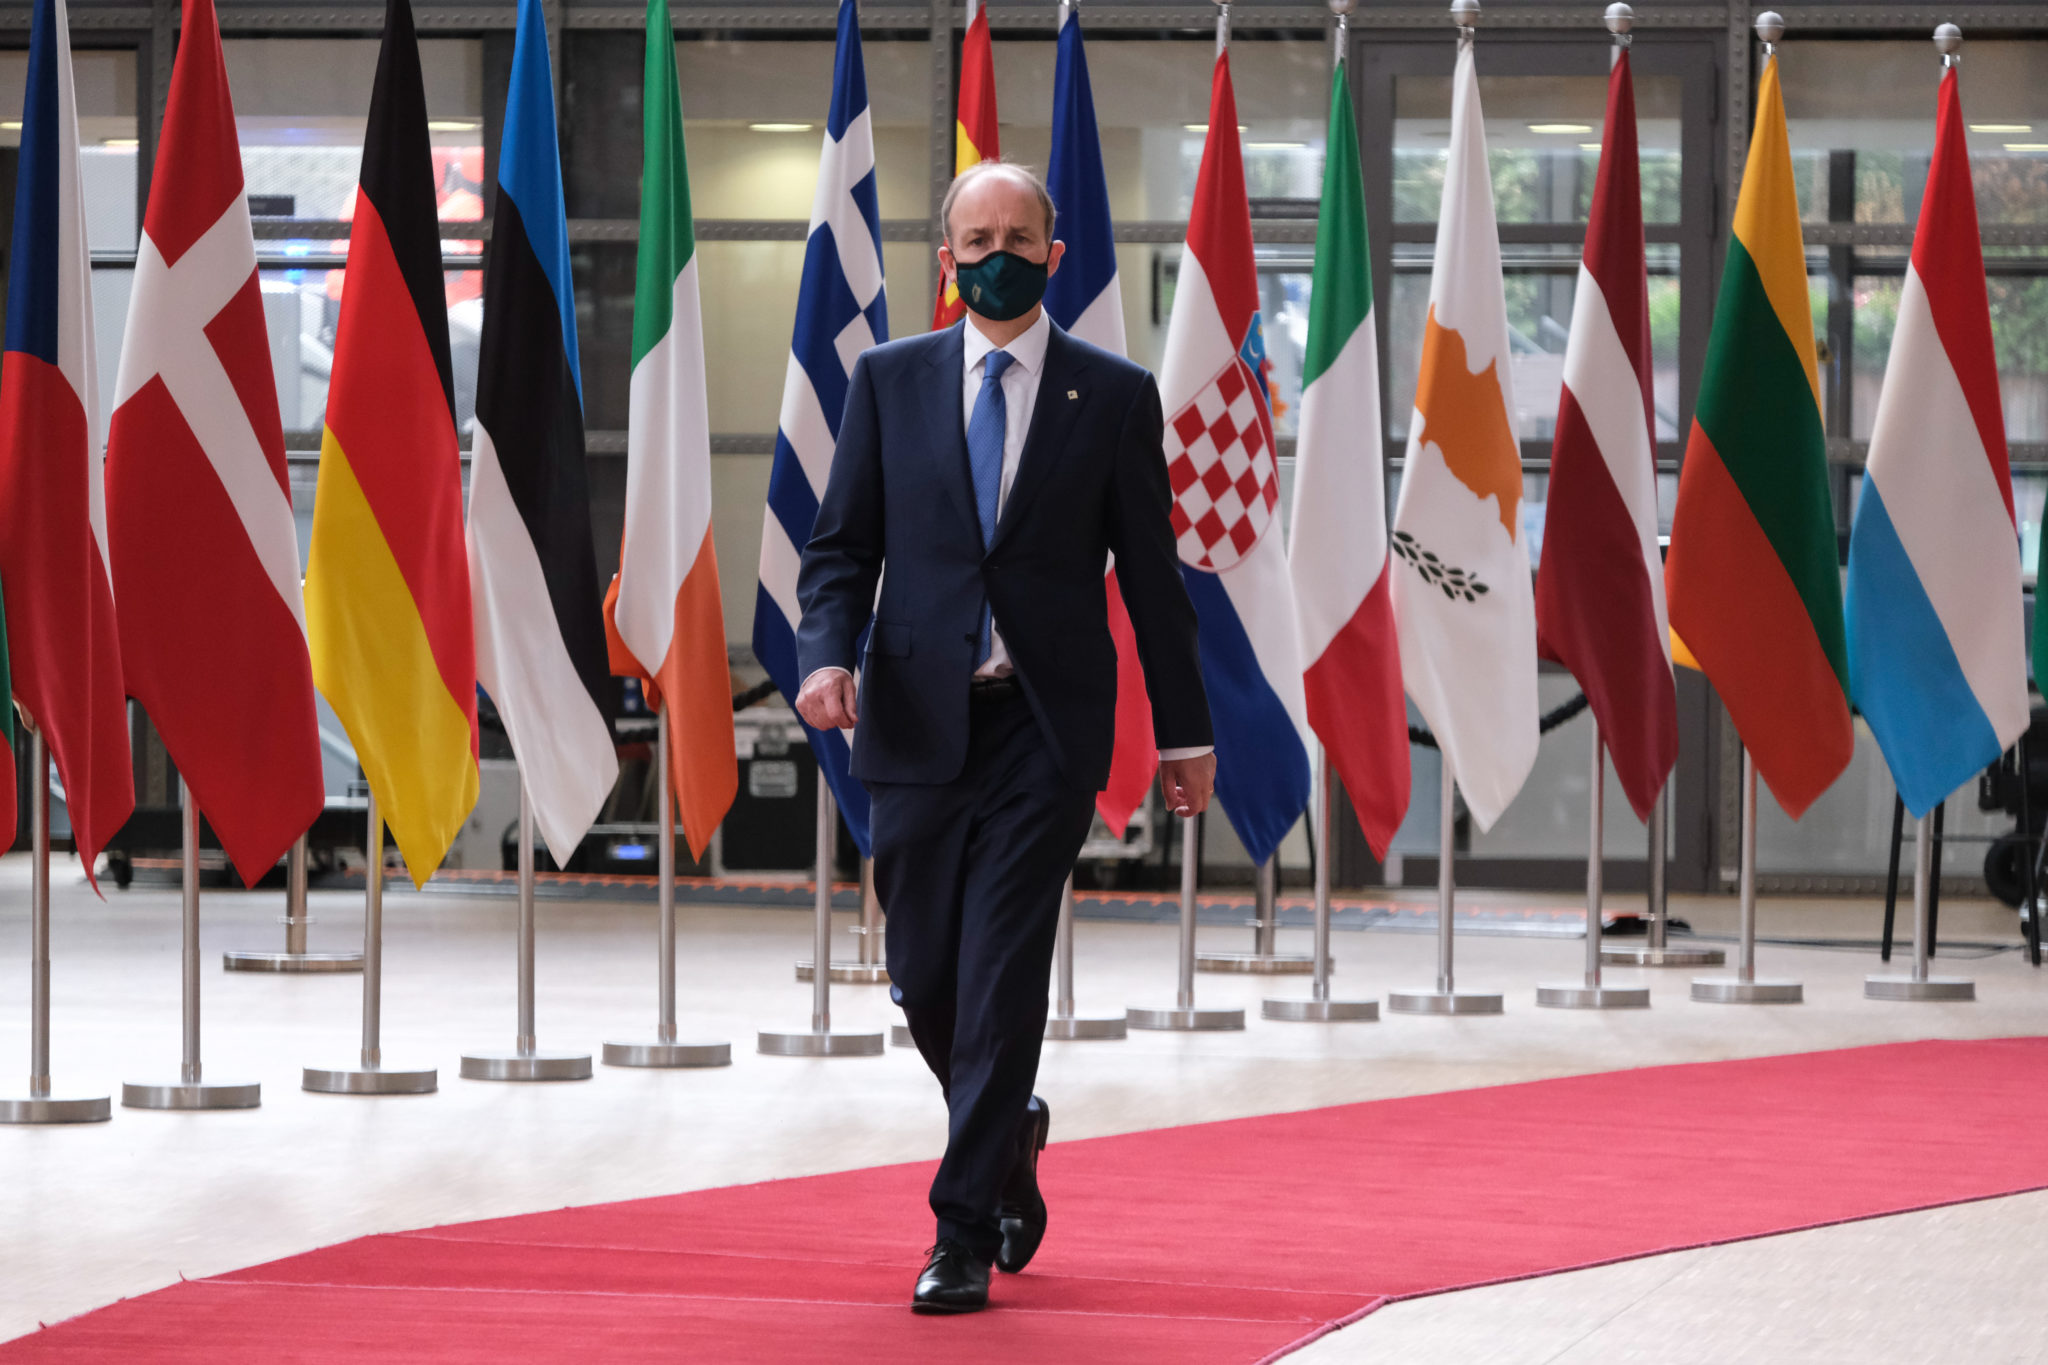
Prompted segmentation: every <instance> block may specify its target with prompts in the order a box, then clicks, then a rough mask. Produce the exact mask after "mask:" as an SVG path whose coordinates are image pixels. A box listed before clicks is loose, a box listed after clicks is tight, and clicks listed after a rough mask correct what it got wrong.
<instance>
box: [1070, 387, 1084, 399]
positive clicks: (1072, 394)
mask: <svg viewBox="0 0 2048 1365" xmlns="http://www.w3.org/2000/svg"><path fill="white" fill-rule="evenodd" d="M1080 396H1081V391H1080V390H1079V389H1068V390H1067V397H1069V398H1079V397H1080Z"/></svg>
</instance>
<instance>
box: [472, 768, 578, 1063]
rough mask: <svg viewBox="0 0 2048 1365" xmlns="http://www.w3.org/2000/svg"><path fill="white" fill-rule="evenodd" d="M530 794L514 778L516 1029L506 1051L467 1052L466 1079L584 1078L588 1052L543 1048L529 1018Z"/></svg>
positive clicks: (531, 921)
mask: <svg viewBox="0 0 2048 1365" xmlns="http://www.w3.org/2000/svg"><path fill="white" fill-rule="evenodd" d="M533 938H534V913H533V798H532V796H531V795H529V794H528V792H527V790H526V777H525V775H524V774H523V773H522V774H521V775H520V778H519V1033H518V1036H517V1038H516V1039H515V1040H514V1043H513V1048H512V1051H510V1052H468V1053H464V1054H463V1057H462V1077H463V1079H464V1080H469V1081H587V1080H589V1079H590V1054H589V1053H587V1052H542V1051H541V1050H540V1049H539V1048H538V1047H537V1046H535V1038H534V1021H533V1013H534V1011H533Z"/></svg>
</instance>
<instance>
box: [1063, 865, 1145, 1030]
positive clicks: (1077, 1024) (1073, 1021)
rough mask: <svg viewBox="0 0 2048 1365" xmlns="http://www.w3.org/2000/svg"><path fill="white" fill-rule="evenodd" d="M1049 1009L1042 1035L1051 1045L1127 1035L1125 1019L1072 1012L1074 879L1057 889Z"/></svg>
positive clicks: (1070, 874) (1069, 877)
mask: <svg viewBox="0 0 2048 1365" xmlns="http://www.w3.org/2000/svg"><path fill="white" fill-rule="evenodd" d="M1052 960H1053V1009H1052V1014H1051V1016H1050V1017H1048V1018H1047V1019H1046V1021H1045V1036H1046V1037H1047V1038H1048V1039H1050V1040H1052V1041H1055V1042H1082V1041H1086V1040H1089V1039H1094V1040H1097V1041H1105V1040H1106V1041H1116V1040H1118V1039H1122V1038H1124V1037H1127V1036H1128V1029H1129V1023H1128V1021H1127V1020H1126V1018H1125V1016H1123V1015H1121V1014H1118V1015H1106V1016H1093V1017H1090V1016H1086V1015H1079V1014H1076V1013H1074V877H1073V874H1072V873H1068V874H1067V884H1066V885H1065V886H1064V887H1062V888H1061V889H1060V918H1059V926H1058V928H1057V929H1056V930H1055V931H1054V935H1053V947H1052Z"/></svg>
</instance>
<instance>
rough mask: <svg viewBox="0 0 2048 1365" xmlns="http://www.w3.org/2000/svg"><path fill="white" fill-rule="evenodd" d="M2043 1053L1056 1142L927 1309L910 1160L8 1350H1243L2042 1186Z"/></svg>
mask: <svg viewBox="0 0 2048 1365" xmlns="http://www.w3.org/2000/svg"><path fill="white" fill-rule="evenodd" d="M2044 1078H2048V1039H2039V1038H2026V1039H2007V1040H2000V1041H1993V1042H1924V1043H1907V1044H1899V1045H1893V1046H1886V1047H1871V1048H1856V1049H1851V1050H1848V1051H1841V1052H1821V1053H1809V1054H1804V1055H1798V1056H1790V1057H1773V1058H1764V1059H1760V1060H1756V1061H1745V1062H1718V1063H1709V1064H1705V1065H1697V1066H1675V1067H1658V1068H1654V1069H1648V1070H1640V1071H1621V1072H1610V1073H1606V1074H1601V1075H1594V1076H1581V1077H1574V1078H1570V1079H1566V1080H1557V1081H1540V1082H1536V1083H1533V1084H1527V1085H1513V1086H1501V1087H1497V1088H1493V1089H1486V1090H1467V1091H1461V1092H1456V1093H1452V1094H1446V1095H1428V1096H1421V1097H1417V1098H1414V1099H1402V1100H1382V1101H1378V1102H1374V1103H1370V1104H1354V1105H1346V1106H1342V1107H1338V1108H1331V1109H1318V1110H1311V1111H1308V1112H1305V1113H1298V1114H1281V1115H1274V1116H1271V1117H1266V1118H1256V1119H1242V1120H1235V1121H1231V1122H1226V1123H1210V1124H1200V1125H1195V1126H1191V1127H1185V1128H1167V1129H1161V1130H1158V1131H1154V1132H1145V1133H1132V1134H1128V1135H1125V1136H1122V1137H1113V1138H1097V1139H1092V1140H1088V1141H1082V1142H1069V1143H1056V1144H1055V1145H1054V1146H1053V1147H1052V1148H1051V1149H1050V1150H1049V1151H1048V1153H1047V1155H1046V1158H1045V1167H1044V1181H1045V1185H1046V1193H1047V1196H1048V1199H1049V1200H1050V1202H1051V1205H1052V1209H1053V1224H1052V1231H1051V1234H1050V1236H1049V1237H1048V1239H1047V1242H1046V1246H1045V1249H1044V1251H1043V1252H1042V1253H1041V1254H1040V1256H1039V1259H1038V1261H1037V1262H1036V1263H1035V1264H1034V1265H1033V1266H1032V1268H1031V1270H1030V1272H1029V1273H1027V1274H1025V1275H1022V1276H1018V1277H1015V1278H1008V1277H1001V1276H999V1277H998V1278H997V1281H996V1302H997V1309H996V1310H995V1311H991V1312H988V1313H984V1314H980V1315H978V1316H974V1317H968V1318H959V1319H929V1318H918V1317H914V1316H913V1315H912V1314H911V1313H910V1312H908V1311H907V1309H906V1308H905V1302H906V1300H907V1298H908V1296H909V1291H910V1280H911V1277H912V1275H913V1274H914V1272H915V1270H916V1267H917V1265H918V1264H919V1261H920V1258H919V1255H918V1253H919V1251H920V1250H921V1249H922V1247H923V1246H924V1240H923V1239H924V1237H925V1235H926V1234H927V1232H928V1230H929V1228H930V1222H929V1219H928V1217H927V1216H926V1215H925V1214H924V1212H923V1198H924V1187H925V1184H926V1182H927V1180H928V1179H929V1173H930V1167H929V1166H928V1165H924V1164H919V1165H910V1166H887V1167H878V1168H874V1169H871V1170H862V1171H849V1172H846V1173H844V1174H840V1175H831V1176H819V1177H814V1178H809V1179H803V1180H782V1181H772V1182H769V1183H766V1184H760V1185H747V1186H739V1187H735V1188H729V1189H717V1190H704V1191H700V1192H698V1193H694V1194H683V1195H674V1196H668V1197H664V1198H658V1199H642V1200H635V1201H632V1202H629V1203H622V1204H608V1205H599V1206H597V1207H593V1208H581V1209H563V1210H559V1211H557V1212H553V1213H542V1214H533V1215H528V1216H525V1217H519V1218H506V1219H498V1220H494V1221H489V1222H481V1223H466V1224H459V1225H455V1226H450V1227H444V1228H436V1229H432V1230H429V1231H424V1232H414V1233H401V1234H397V1235H394V1236H384V1237H366V1238H363V1239H361V1240H359V1241H355V1242H348V1243H344V1244H343V1245H341V1246H336V1247H329V1248H327V1249H325V1250H323V1251H315V1252H311V1253H309V1254H307V1255H304V1256H294V1257H290V1258H288V1259H286V1260H282V1261H275V1262H272V1263H271V1264H269V1265H263V1266H256V1267H254V1268H252V1269H249V1270H243V1271H238V1272H235V1273H233V1274H229V1275H223V1276H219V1277H217V1278H214V1279H209V1280H198V1281H191V1282H187V1283H181V1284H178V1285H175V1286H172V1287H171V1288H169V1289H165V1290H161V1291H159V1292H157V1293H153V1294H146V1295H143V1296H141V1297H140V1298H135V1299H129V1300H124V1301H123V1302H121V1303H117V1304H115V1305H113V1306H112V1307H109V1308H105V1309H101V1310H99V1311H97V1312H93V1313H88V1314H86V1315H84V1316H82V1317H79V1318H74V1319H72V1320H71V1321H69V1322H65V1323H60V1324H58V1325H56V1326H54V1327H52V1328H50V1329H48V1330H46V1331H43V1332H39V1333H36V1334H35V1335H33V1336H29V1337H24V1338H22V1339H20V1340H18V1341H15V1342H12V1343H9V1344H7V1345H5V1346H0V1360H5V1361H8V1362H14V1361H41V1360H69V1361H84V1360H90V1361H103V1360H119V1361H123V1362H129V1361H192V1362H198V1361H206V1362H243V1361H250V1362H254V1361H264V1362H270V1361H317V1362H325V1361H349V1362H361V1361H397V1360H431V1361H435V1362H451V1363H452V1362H479V1363H480V1365H481V1362H491V1363H492V1365H498V1363H499V1362H505V1361H564V1362H577V1365H598V1363H599V1362H607V1363H608V1362H614V1361H640V1360H648V1361H653V1360H662V1361H686V1362H690V1363H691V1365H710V1363H713V1362H716V1363H718V1365H724V1363H725V1362H734V1363H735V1365H739V1363H741V1362H745V1363H747V1365H759V1363H763V1362H766V1363H773V1365H781V1363H784V1362H799V1361H801V1362H813V1361H815V1362H835V1363H837V1362H868V1361H874V1362H883V1361H886V1362H891V1363H892V1365H901V1363H902V1362H922V1361H931V1360H972V1361H977V1362H981V1361H995V1362H1010V1361H1016V1362H1051V1365H1096V1363H1097V1362H1105V1361H1106V1362H1114V1365H1151V1363H1152V1362H1159V1365H1205V1363H1206V1362H1217V1363H1218V1365H1250V1363H1251V1362H1255V1361H1261V1360H1270V1359H1274V1358H1277V1357H1278V1356H1281V1355H1284V1354H1285V1353H1286V1352H1287V1351H1289V1350H1290V1349H1292V1348H1294V1347H1297V1346H1300V1345H1302V1344H1304V1343H1305V1342H1307V1341H1309V1340H1312V1339H1313V1338H1315V1337H1316V1336H1318V1335H1321V1334H1322V1333H1323V1332H1325V1331H1327V1330H1329V1329H1330V1328H1331V1327H1332V1326H1335V1325H1337V1324H1340V1323H1342V1322H1344V1321H1347V1320H1350V1319H1353V1318H1356V1317H1358V1316H1360V1315H1362V1314H1364V1313H1366V1312H1370V1311H1371V1310H1372V1309H1374V1308H1376V1307H1378V1306H1380V1305H1381V1304H1383V1303H1386V1302H1388V1301H1390V1300H1392V1299H1397V1298H1404V1297H1411V1296H1415V1295H1420V1294H1429V1293H1435V1292H1438V1291H1442V1290H1446V1289H1456V1288H1464V1287H1468V1286H1471V1285H1475V1284H1484V1283H1487V1282H1490V1281H1497V1280H1504V1279H1513V1278H1518V1277H1523V1276H1530V1275H1542V1274H1548V1273H1552V1272H1555V1271H1559V1270H1567V1269H1571V1268H1574V1267H1579V1266H1586V1265H1593V1264H1598V1263H1600V1262H1604V1261H1614V1260H1623V1259H1627V1258H1629V1257H1634V1256H1644V1255H1648V1254H1651V1253H1653V1252H1659V1251H1671V1250H1677V1249H1680V1248H1684V1247H1691V1246H1700V1245H1704V1244H1707V1243H1713V1242H1724V1241H1732V1240H1736V1239H1739V1238H1745V1237H1756V1236H1761V1235H1764V1234H1767V1233H1773V1232H1786V1231H1791V1230H1793V1229H1796V1228H1804V1227H1813V1226H1816V1225H1819V1224H1824V1223H1832V1222H1840V1221H1845V1220H1849V1219H1856V1218H1869V1217H1873V1216H1875V1215H1879V1214H1887V1213H1898V1212H1903V1211H1906V1210H1909V1209H1918V1208H1927V1207H1930V1206H1933V1205H1938V1204H1948V1203H1957V1202H1962V1201H1965V1200H1971V1199H1982V1198H1986V1197H1989V1196H1993V1195H2000V1194H2011V1193H2016V1192H2018V1191H2022V1190H2028V1189H2037V1188H2043V1187H2044V1185H2048V1166H2044V1163H2043V1162H2042V1160H2041V1156H2042V1151H2043V1141H2044V1139H2043V1136H2042V1134H2043V1133H2044V1132H2048V1084H2044ZM1055 1107H1057V1099H1055ZM1057 1131H1058V1130H1057V1128H1056V1129H1055V1136H1057Z"/></svg>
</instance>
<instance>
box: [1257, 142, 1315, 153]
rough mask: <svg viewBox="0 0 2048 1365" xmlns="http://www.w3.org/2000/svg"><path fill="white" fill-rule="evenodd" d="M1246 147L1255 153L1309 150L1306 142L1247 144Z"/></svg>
mask: <svg viewBox="0 0 2048 1365" xmlns="http://www.w3.org/2000/svg"><path fill="white" fill-rule="evenodd" d="M1244 145H1245V147H1246V148H1247V149H1249V150H1251V151H1254V152H1299V151H1305V150H1307V148H1308V144H1307V143H1306V142H1247V143H1245V144H1244Z"/></svg>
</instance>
